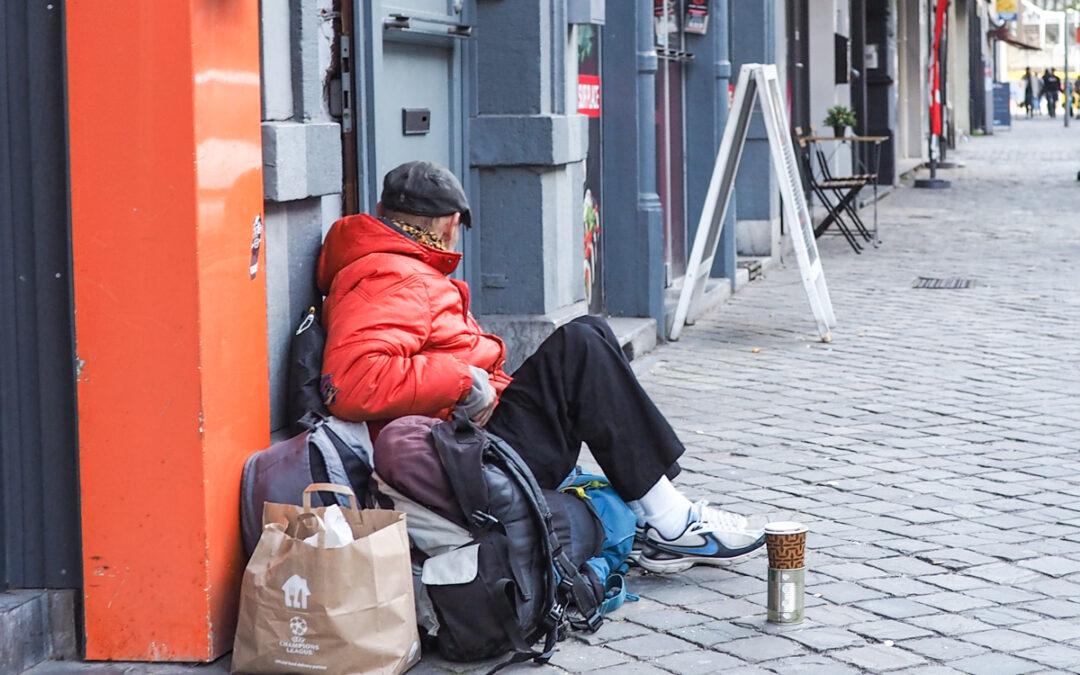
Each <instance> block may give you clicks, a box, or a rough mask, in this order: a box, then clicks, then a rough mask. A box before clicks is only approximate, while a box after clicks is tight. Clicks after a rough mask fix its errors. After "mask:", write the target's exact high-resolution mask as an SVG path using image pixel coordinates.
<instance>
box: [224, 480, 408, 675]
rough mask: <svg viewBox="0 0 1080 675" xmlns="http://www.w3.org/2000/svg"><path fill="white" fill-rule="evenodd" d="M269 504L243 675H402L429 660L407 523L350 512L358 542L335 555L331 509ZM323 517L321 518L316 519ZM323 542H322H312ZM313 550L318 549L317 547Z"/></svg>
mask: <svg viewBox="0 0 1080 675" xmlns="http://www.w3.org/2000/svg"><path fill="white" fill-rule="evenodd" d="M316 491H318V492H323V491H330V492H340V493H342V494H348V495H350V497H352V492H351V491H350V490H349V489H348V488H345V487H342V486H339V485H330V484H327V483H316V484H313V485H310V486H308V488H307V489H306V490H304V496H303V506H293V505H290V504H270V503H268V504H266V506H265V508H264V514H263V520H264V522H265V523H267V524H266V525H265V527H264V529H263V532H262V535H261V536H260V538H259V543H258V545H257V546H256V547H255V552H254V553H253V554H252V556H251V560H250V561H249V562H248V565H247V568H246V569H245V570H244V579H243V583H242V586H241V590H240V618H239V623H238V624H237V628H236V640H235V642H234V644H233V660H232V665H233V672H234V673H325V674H327V675H346V674H352V673H402V672H405V671H406V670H408V669H409V668H410V667H412V666H413V665H414V664H415V663H416V662H417V661H418V660H419V659H420V639H419V636H418V634H417V630H416V610H415V606H414V604H413V583H412V568H411V564H410V560H409V539H408V535H407V534H406V532H405V514H404V513H400V512H398V511H384V510H364V511H360V510H358V509H357V507H356V498H355V497H352V500H351V507H350V508H348V509H345V510H344V514H345V517H346V520H347V521H348V523H349V525H350V527H351V528H352V532H353V536H354V537H355V540H354V541H351V542H348V543H346V544H345V545H344V546H339V547H337V548H326V547H325V546H324V545H323V544H324V543H325V542H324V541H323V539H324V534H323V533H320V532H319V530H318V528H319V527H320V526H321V523H322V520H321V518H322V516H323V514H324V513H325V512H326V509H325V508H312V507H311V493H312V492H316ZM316 516H318V517H317V518H316ZM312 536H314V537H315V539H314V541H315V543H314V544H311V543H307V542H305V541H304V539H308V538H309V537H312ZM309 541H311V540H310V539H309Z"/></svg>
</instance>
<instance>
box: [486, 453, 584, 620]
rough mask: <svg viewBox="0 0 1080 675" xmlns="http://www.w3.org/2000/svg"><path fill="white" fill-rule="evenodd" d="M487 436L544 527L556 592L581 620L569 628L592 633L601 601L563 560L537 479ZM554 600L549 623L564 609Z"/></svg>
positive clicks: (521, 461)
mask: <svg viewBox="0 0 1080 675" xmlns="http://www.w3.org/2000/svg"><path fill="white" fill-rule="evenodd" d="M488 437H489V438H490V439H491V441H492V448H493V449H494V450H495V451H496V453H497V454H498V455H499V456H500V457H501V458H502V459H503V460H504V462H505V463H506V464H507V467H508V468H509V469H510V470H511V473H513V474H514V475H515V476H516V477H517V479H518V481H519V482H520V483H521V484H522V487H524V488H525V493H526V495H528V497H529V502H530V504H531V505H532V506H533V508H534V510H535V511H536V512H537V514H538V516H539V518H540V521H541V522H542V523H543V525H544V530H545V535H546V536H544V537H541V539H542V540H544V542H543V543H544V548H545V553H546V554H547V555H548V556H549V559H550V560H551V564H552V567H553V568H554V571H555V572H556V573H557V577H558V590H560V591H562V593H563V595H564V596H565V597H566V598H567V599H568V600H569V601H571V602H573V604H574V606H575V607H576V608H577V611H578V613H579V614H581V616H582V617H583V620H582V621H573V622H571V625H572V626H573V627H574V628H576V629H578V630H587V631H589V632H590V633H595V632H596V631H597V630H598V629H599V628H600V625H601V624H602V623H603V620H604V618H603V613H602V612H601V610H600V605H601V601H598V600H597V598H596V596H595V595H594V593H593V589H592V584H590V583H589V581H588V580H587V579H586V578H585V575H583V574H582V573H581V570H579V569H578V568H577V567H576V566H575V565H574V564H573V563H572V562H570V559H569V558H567V557H566V553H565V552H564V551H563V548H562V544H561V543H560V542H559V538H558V536H557V535H556V533H555V524H554V522H553V520H552V516H551V510H550V509H549V508H548V505H547V501H546V500H545V499H544V495H543V493H542V492H541V491H540V486H539V485H538V484H537V482H536V478H535V477H533V474H532V471H530V470H529V467H528V466H527V465H526V464H525V460H523V459H521V456H520V455H518V454H517V452H516V451H515V450H514V449H513V448H512V447H510V444H509V443H507V442H506V441H504V440H503V439H501V438H499V437H498V436H495V435H494V434H488ZM553 600H554V601H555V602H554V605H553V606H552V610H553V611H554V610H555V609H556V608H557V609H558V610H559V614H560V616H559V617H558V618H557V619H556V618H555V617H554V616H552V614H551V613H550V612H549V620H550V619H555V620H556V622H561V619H562V617H561V615H562V614H563V613H564V612H565V609H566V607H565V606H561V605H560V604H559V602H558V601H557V598H553ZM556 625H557V624H556Z"/></svg>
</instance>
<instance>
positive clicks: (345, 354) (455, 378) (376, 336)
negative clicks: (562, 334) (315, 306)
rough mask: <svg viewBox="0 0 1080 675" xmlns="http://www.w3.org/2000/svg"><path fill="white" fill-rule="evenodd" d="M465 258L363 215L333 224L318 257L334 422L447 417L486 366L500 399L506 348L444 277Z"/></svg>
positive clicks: (460, 287)
mask: <svg viewBox="0 0 1080 675" xmlns="http://www.w3.org/2000/svg"><path fill="white" fill-rule="evenodd" d="M460 261H461V254H460V253H456V252H450V251H439V250H437V249H434V248H431V247H429V246H425V245H423V244H420V243H419V242H417V241H415V240H413V239H410V238H409V237H406V236H405V235H403V234H401V233H399V232H398V231H396V230H394V229H393V228H391V227H390V226H388V225H386V224H385V223H383V222H381V221H380V220H378V219H376V218H373V217H372V216H369V215H358V216H348V217H345V218H342V219H340V220H338V221H337V222H336V223H334V225H333V227H331V228H330V232H329V233H328V234H327V236H326V241H325V243H324V244H323V247H322V252H321V253H320V254H319V267H318V283H319V290H320V291H321V292H322V293H323V294H325V295H326V296H327V297H326V303H325V304H324V306H323V325H324V326H325V328H326V333H327V335H326V350H325V352H324V353H323V378H322V392H323V397H324V399H326V400H327V407H329V409H330V412H331V413H333V414H334V415H335V416H337V417H340V418H343V419H348V420H354V421H367V420H390V419H394V418H397V417H402V416H404V415H427V416H430V417H442V418H446V417H448V416H449V415H450V412H451V411H452V410H453V407H454V405H455V404H456V403H457V402H458V401H460V400H461V399H462V398H463V397H464V396H465V395H466V394H467V393H468V391H469V388H470V387H471V386H472V377H471V375H470V372H469V366H470V365H472V366H478V367H480V368H483V369H484V370H486V371H487V372H488V373H489V374H490V376H491V378H490V381H491V384H492V386H493V387H494V388H495V391H496V392H497V393H498V394H500V395H501V394H502V391H503V389H505V388H506V385H508V384H510V376H509V375H507V374H506V373H505V372H504V371H503V364H504V363H505V362H506V347H505V346H504V345H503V342H502V340H500V339H499V338H498V337H497V336H495V335H491V334H489V333H484V332H483V331H482V330H481V329H480V326H479V324H477V323H476V320H475V319H474V318H473V316H472V314H470V313H469V287H468V285H467V284H466V283H465V282H463V281H459V280H457V279H451V278H449V277H448V276H447V275H448V274H450V273H451V272H453V271H454V269H455V268H456V267H457V266H458V263H459V262H460Z"/></svg>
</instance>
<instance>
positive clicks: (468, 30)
mask: <svg viewBox="0 0 1080 675" xmlns="http://www.w3.org/2000/svg"><path fill="white" fill-rule="evenodd" d="M414 22H415V23H418V24H433V25H434V26H436V27H433V28H428V27H423V26H414V25H413V23H414ZM438 27H441V28H438ZM383 29H384V30H399V31H403V32H409V33H422V34H424V35H438V36H440V37H442V36H449V37H452V38H470V37H472V30H473V27H472V26H471V25H470V24H467V23H457V22H456V21H448V20H445V19H429V18H420V17H411V16H408V15H407V14H391V15H390V16H389V17H387V18H386V19H384V20H383Z"/></svg>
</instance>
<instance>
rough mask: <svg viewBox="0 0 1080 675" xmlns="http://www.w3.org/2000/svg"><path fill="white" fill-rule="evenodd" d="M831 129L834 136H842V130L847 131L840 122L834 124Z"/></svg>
mask: <svg viewBox="0 0 1080 675" xmlns="http://www.w3.org/2000/svg"><path fill="white" fill-rule="evenodd" d="M832 130H833V135H834V136H836V137H837V138H843V136H844V132H845V131H847V127H846V126H844V125H842V124H834V125H833V128H832Z"/></svg>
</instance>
